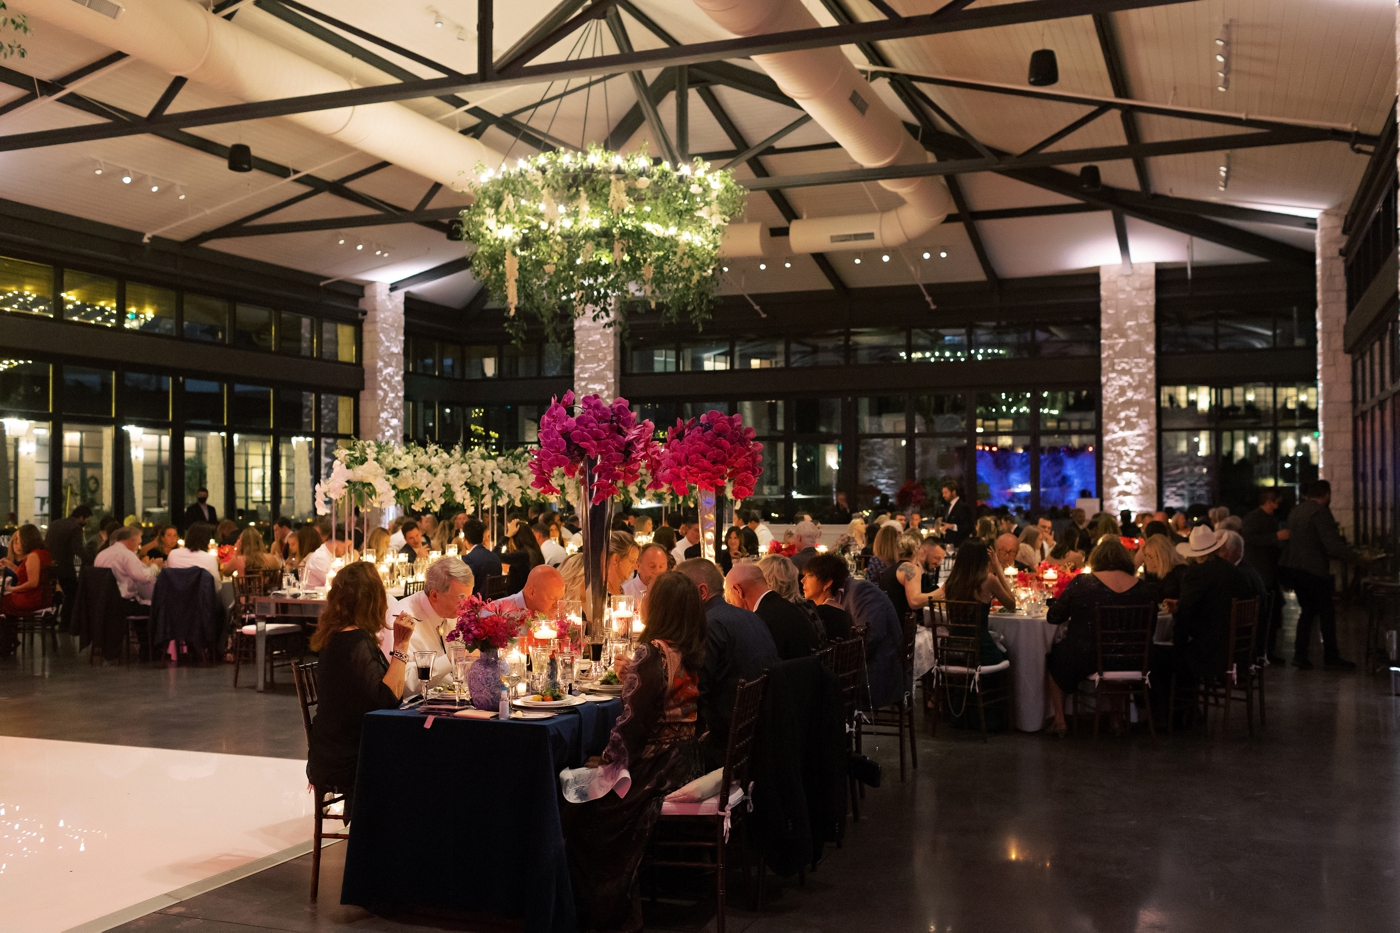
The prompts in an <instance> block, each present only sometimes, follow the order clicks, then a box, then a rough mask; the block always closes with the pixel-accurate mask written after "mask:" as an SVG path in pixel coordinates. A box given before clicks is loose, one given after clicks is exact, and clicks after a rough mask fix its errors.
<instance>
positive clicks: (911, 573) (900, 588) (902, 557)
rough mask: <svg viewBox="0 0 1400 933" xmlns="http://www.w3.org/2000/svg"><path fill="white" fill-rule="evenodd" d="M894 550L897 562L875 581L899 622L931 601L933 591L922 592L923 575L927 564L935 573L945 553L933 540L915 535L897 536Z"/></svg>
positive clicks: (912, 533)
mask: <svg viewBox="0 0 1400 933" xmlns="http://www.w3.org/2000/svg"><path fill="white" fill-rule="evenodd" d="M896 547H897V548H898V550H897V552H896V553H897V555H898V563H897V564H896V565H895V566H894V568H892V569H890V570H887V571H885V574H884V575H883V576H882V577H880V578H879V579H878V581H876V582H878V583H879V584H880V586H881V588H882V589H884V591H885V595H886V596H888V597H889V598H890V602H892V603H894V609H895V612H897V613H898V614H899V617H900V618H901V619H902V618H904V616H905V615H907V614H909V613H910V612H913V611H914V610H916V609H923V608H924V607H925V606H927V605H928V603H929V600H930V599H932V598H933V590H928V591H926V590H924V577H925V572H926V570H927V568H928V567H929V565H930V564H932V567H933V569H934V570H937V569H938V566H939V565H940V564H941V563H942V562H943V556H944V555H946V554H947V552H946V551H944V550H943V548H942V546H940V545H939V544H938V542H937V541H936V540H935V539H933V538H924V537H921V536H920V535H919V533H918V532H905V533H904V534H902V535H900V536H899V540H898V542H896Z"/></svg>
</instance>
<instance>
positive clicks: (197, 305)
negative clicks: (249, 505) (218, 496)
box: [184, 292, 228, 514]
mask: <svg viewBox="0 0 1400 933" xmlns="http://www.w3.org/2000/svg"><path fill="white" fill-rule="evenodd" d="M184 313H185V337H186V338H188V339H190V340H207V341H208V342H210V343H224V342H225V341H226V340H227V339H228V302H227V301H225V300H224V299H222V298H210V297H208V296H205V295H191V294H190V293H189V292H186V293H185V301H184ZM221 514H222V513H221Z"/></svg>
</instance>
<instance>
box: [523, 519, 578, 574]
mask: <svg viewBox="0 0 1400 933" xmlns="http://www.w3.org/2000/svg"><path fill="white" fill-rule="evenodd" d="M555 527H557V526H555ZM530 531H531V533H533V534H534V536H535V543H536V544H538V545H539V546H540V553H541V554H543V555H544V562H545V563H546V564H548V565H549V566H551V567H558V566H559V565H560V564H562V563H564V558H566V557H568V556H569V552H568V551H567V550H565V549H564V546H563V545H562V544H560V543H559V539H558V537H557V536H556V535H554V534H552V531H553V528H552V527H551V526H549V525H546V524H543V523H541V522H536V523H535V524H534V525H531V526H530Z"/></svg>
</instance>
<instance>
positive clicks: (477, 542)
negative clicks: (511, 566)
mask: <svg viewBox="0 0 1400 933" xmlns="http://www.w3.org/2000/svg"><path fill="white" fill-rule="evenodd" d="M462 537H463V538H466V539H467V544H469V545H471V547H470V548H468V549H467V553H465V554H463V555H462V560H463V561H465V562H466V565H467V566H468V567H470V568H471V569H472V576H473V577H474V578H475V583H473V586H475V587H476V590H477V592H479V593H481V594H482V595H485V594H486V581H487V579H488V578H490V577H499V576H500V575H501V555H499V554H497V553H496V552H495V551H493V550H491V535H490V534H489V533H488V532H487V531H486V526H485V525H483V524H482V523H481V519H479V518H472V519H468V520H467V521H466V522H465V523H463V525H462Z"/></svg>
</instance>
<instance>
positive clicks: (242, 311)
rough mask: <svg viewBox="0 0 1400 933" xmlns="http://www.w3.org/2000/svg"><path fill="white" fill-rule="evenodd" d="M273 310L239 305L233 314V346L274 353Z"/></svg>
mask: <svg viewBox="0 0 1400 933" xmlns="http://www.w3.org/2000/svg"><path fill="white" fill-rule="evenodd" d="M272 314H273V313H272V310H271V309H270V308H260V307H258V306H257V305H245V304H242V303H240V304H238V305H236V306H235V307H234V313H233V345H234V346H235V347H239V348H241V349H244V350H264V351H267V352H269V353H271V352H272Z"/></svg>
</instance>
